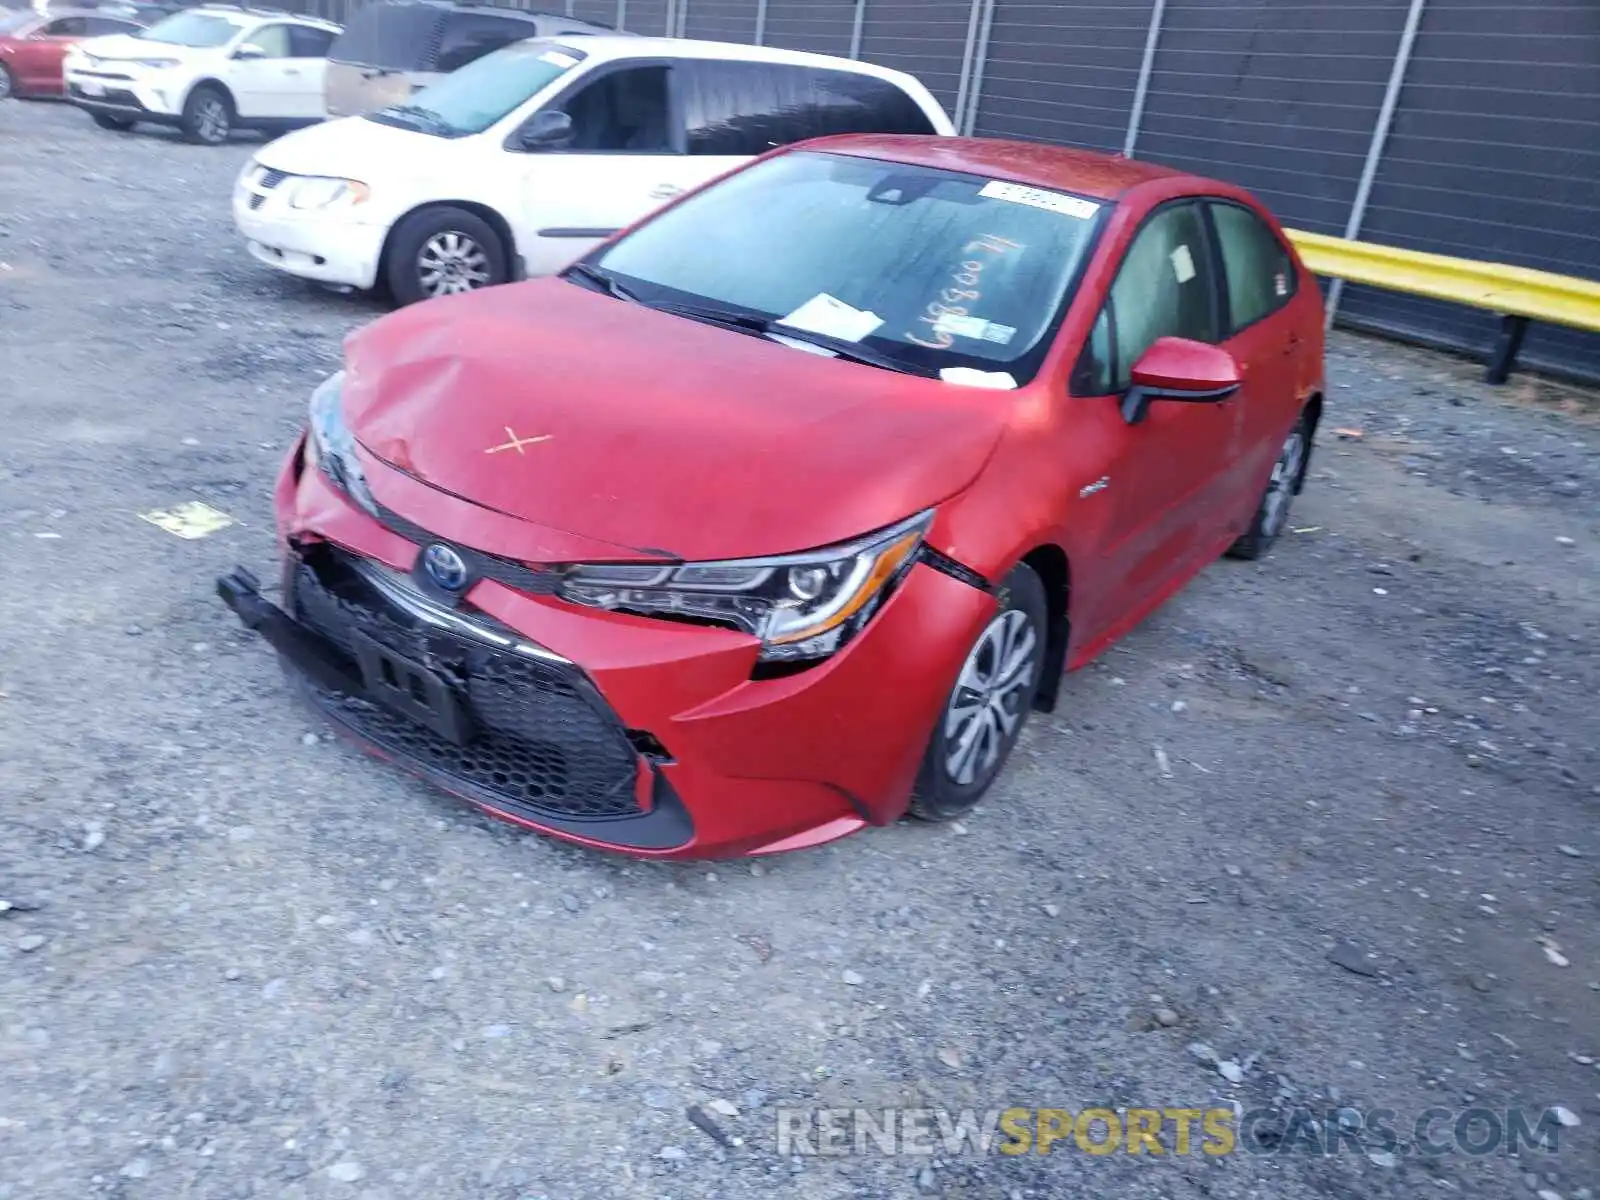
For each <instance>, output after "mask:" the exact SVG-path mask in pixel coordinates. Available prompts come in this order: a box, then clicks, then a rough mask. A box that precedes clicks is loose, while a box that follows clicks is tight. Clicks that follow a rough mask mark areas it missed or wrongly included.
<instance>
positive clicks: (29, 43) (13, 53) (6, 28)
mask: <svg viewBox="0 0 1600 1200" xmlns="http://www.w3.org/2000/svg"><path fill="white" fill-rule="evenodd" d="M142 28H144V26H143V25H142V24H141V23H140V22H138V21H134V20H130V19H128V18H126V17H118V16H111V15H108V14H106V13H103V12H96V11H94V10H92V9H81V10H80V9H55V10H53V11H51V12H49V13H47V14H45V15H43V16H41V15H40V14H38V13H36V12H11V11H8V10H4V9H0V100H4V99H6V98H8V97H10V96H59V95H62V94H63V93H64V92H65V90H66V85H65V83H64V82H63V80H62V77H61V60H62V58H64V57H65V56H66V53H67V47H68V46H70V45H72V44H73V43H74V42H79V41H82V40H83V39H84V38H86V37H100V36H101V35H103V34H108V33H134V32H137V31H138V30H140V29H142Z"/></svg>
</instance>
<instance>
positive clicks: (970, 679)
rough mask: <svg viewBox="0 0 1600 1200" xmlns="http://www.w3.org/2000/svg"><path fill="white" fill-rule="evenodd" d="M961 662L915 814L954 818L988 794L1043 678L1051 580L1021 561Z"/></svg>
mask: <svg viewBox="0 0 1600 1200" xmlns="http://www.w3.org/2000/svg"><path fill="white" fill-rule="evenodd" d="M996 598H997V599H998V600H999V602H1000V603H999V607H998V608H997V609H996V610H995V613H994V616H993V617H992V618H990V620H989V623H988V624H987V625H986V626H984V628H983V631H982V632H981V633H979V634H978V637H977V640H976V641H975V642H973V644H972V646H971V647H970V648H969V649H968V651H967V656H966V659H965V660H964V661H963V662H962V664H961V673H960V675H958V676H957V677H956V685H955V687H953V688H952V689H951V690H950V695H949V696H948V697H946V699H945V704H944V708H942V709H941V710H940V712H939V718H938V723H937V724H936V725H935V726H934V727H933V736H932V737H931V738H930V739H929V740H928V749H927V752H926V753H925V754H924V755H923V759H922V767H921V769H920V770H919V771H918V773H917V782H916V784H915V786H914V787H913V789H912V794H911V815H912V816H914V817H918V818H920V819H921V820H924V821H949V820H953V819H954V818H956V817H959V816H961V815H962V814H964V813H966V812H969V811H970V810H971V809H972V808H973V806H974V805H976V804H977V803H978V801H979V800H982V799H983V796H984V793H985V792H987V791H988V790H989V788H990V786H991V785H992V784H993V783H994V781H995V780H996V779H997V778H998V777H999V775H1000V770H1001V768H1002V767H1004V766H1005V765H1006V759H1007V757H1009V756H1010V754H1011V750H1012V747H1014V746H1015V745H1016V744H1017V738H1018V737H1019V736H1020V735H1021V733H1022V726H1023V724H1024V723H1025V722H1026V721H1027V719H1028V713H1029V712H1030V711H1032V709H1033V701H1034V697H1035V696H1037V695H1038V692H1039V684H1040V683H1041V682H1042V680H1043V672H1044V663H1045V641H1046V637H1045V634H1046V627H1047V621H1048V613H1049V608H1048V605H1047V604H1046V602H1045V593H1044V584H1043V583H1041V582H1040V580H1039V576H1038V575H1037V574H1036V573H1035V572H1034V570H1033V568H1031V567H1029V566H1027V565H1025V564H1019V565H1018V566H1017V567H1015V568H1014V569H1013V570H1012V572H1011V573H1010V574H1009V575H1007V576H1006V578H1005V582H1003V583H1002V584H1001V585H1000V590H999V592H998V594H997V596H996Z"/></svg>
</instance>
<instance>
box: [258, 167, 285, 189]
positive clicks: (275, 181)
mask: <svg viewBox="0 0 1600 1200" xmlns="http://www.w3.org/2000/svg"><path fill="white" fill-rule="evenodd" d="M287 178H289V172H287V171H280V170H278V169H277V168H276V167H262V168H261V177H260V178H259V179H257V180H256V183H257V184H258V185H259V186H261V187H264V188H266V189H267V190H268V191H269V192H270V191H271V190H272V189H273V188H275V187H277V186H278V185H279V184H280V183H282V182H283V181H284V180H285V179H287Z"/></svg>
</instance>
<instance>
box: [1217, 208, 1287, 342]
mask: <svg viewBox="0 0 1600 1200" xmlns="http://www.w3.org/2000/svg"><path fill="white" fill-rule="evenodd" d="M1203 199H1204V201H1205V210H1206V220H1205V224H1206V231H1207V233H1208V234H1209V235H1210V237H1211V242H1212V245H1213V247H1214V255H1215V258H1216V269H1217V278H1218V279H1219V280H1220V281H1221V287H1222V301H1223V304H1222V309H1221V315H1222V316H1223V317H1224V318H1226V319H1225V320H1224V321H1223V327H1224V328H1225V329H1226V331H1227V332H1226V334H1225V336H1224V340H1227V339H1229V338H1234V337H1237V336H1238V335H1239V334H1241V333H1243V332H1244V331H1245V330H1246V329H1249V328H1251V327H1252V326H1255V325H1259V324H1260V323H1261V322H1262V321H1265V320H1266V319H1267V318H1268V317H1271V316H1276V315H1277V314H1278V313H1280V312H1282V311H1283V310H1284V309H1285V308H1287V307H1288V306H1289V302H1290V301H1291V300H1293V299H1294V298H1295V297H1296V296H1297V295H1299V293H1300V273H1299V271H1297V270H1295V269H1294V265H1295V257H1294V254H1293V252H1292V251H1291V250H1290V248H1289V246H1288V245H1287V244H1286V243H1285V241H1284V239H1283V238H1281V237H1279V236H1278V231H1277V230H1275V229H1273V228H1272V226H1271V225H1269V224H1267V222H1265V221H1263V220H1262V219H1261V214H1260V213H1258V212H1256V210H1255V209H1253V208H1251V207H1250V206H1249V205H1248V204H1240V203H1239V202H1238V201H1237V200H1232V199H1229V198H1228V197H1227V196H1205V197H1203ZM1219 207H1227V208H1234V209H1238V210H1239V211H1240V212H1242V213H1245V214H1246V215H1247V216H1249V217H1250V218H1251V219H1252V220H1253V221H1255V222H1256V224H1257V225H1259V226H1260V227H1261V229H1262V231H1263V232H1264V233H1266V235H1267V236H1268V237H1270V238H1271V239H1272V241H1273V243H1274V244H1275V245H1276V246H1277V247H1278V249H1279V250H1280V251H1281V252H1282V254H1283V257H1284V260H1285V262H1286V263H1287V265H1288V267H1289V271H1288V272H1287V274H1288V283H1289V290H1288V291H1287V292H1286V293H1285V294H1284V295H1283V297H1282V303H1280V304H1278V305H1276V306H1274V307H1273V308H1270V309H1268V310H1267V311H1266V312H1264V313H1262V314H1261V315H1260V316H1259V317H1257V318H1256V319H1255V320H1253V321H1246V322H1245V323H1244V324H1243V325H1239V326H1237V327H1236V326H1235V325H1234V324H1233V304H1232V299H1231V297H1230V295H1229V292H1228V288H1229V283H1228V262H1227V258H1226V257H1225V256H1224V254H1223V253H1222V237H1221V235H1220V234H1219V233H1218V231H1217V224H1216V219H1215V217H1214V216H1213V213H1214V212H1215V210H1216V209H1217V208H1219Z"/></svg>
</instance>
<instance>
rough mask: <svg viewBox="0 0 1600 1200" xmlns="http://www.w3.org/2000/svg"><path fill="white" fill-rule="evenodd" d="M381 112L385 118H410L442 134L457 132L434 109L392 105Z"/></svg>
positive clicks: (416, 105)
mask: <svg viewBox="0 0 1600 1200" xmlns="http://www.w3.org/2000/svg"><path fill="white" fill-rule="evenodd" d="M381 111H382V112H383V115H384V116H393V117H409V118H410V119H411V120H413V121H415V122H416V123H417V124H418V125H421V126H424V127H425V128H429V129H437V130H440V131H441V132H447V133H454V132H455V131H456V127H455V126H454V125H452V124H450V122H449V121H446V120H445V119H444V118H443V117H441V116H440V115H439V114H438V113H436V112H434V111H433V109H431V108H423V107H422V105H420V104H391V105H390V106H389V107H388V108H385V109H383V110H381Z"/></svg>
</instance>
